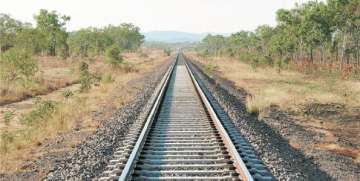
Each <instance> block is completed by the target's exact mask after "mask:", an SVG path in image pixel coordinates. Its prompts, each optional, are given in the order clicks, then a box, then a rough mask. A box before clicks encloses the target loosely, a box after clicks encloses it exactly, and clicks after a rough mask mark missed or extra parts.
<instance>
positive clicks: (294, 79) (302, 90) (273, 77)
mask: <svg viewBox="0 0 360 181" xmlns="http://www.w3.org/2000/svg"><path fill="white" fill-rule="evenodd" d="M190 57H193V58H195V59H196V60H198V61H200V62H201V63H203V64H205V65H206V66H207V67H216V71H218V72H219V73H220V74H221V76H223V77H224V78H226V79H228V80H231V81H233V82H234V83H235V85H236V86H239V87H243V88H245V89H246V90H248V91H249V92H250V93H251V94H252V97H251V98H249V101H248V102H249V106H256V107H258V109H259V110H260V112H261V111H263V110H264V109H266V108H267V107H269V106H270V105H271V104H276V105H279V106H281V107H282V108H284V109H287V108H294V106H295V107H296V106H297V105H300V104H304V103H309V102H321V103H340V104H346V105H349V106H352V107H358V106H360V96H359V95H360V82H357V81H349V80H346V81H345V80H341V79H335V78H314V77H311V76H308V75H304V74H301V73H297V72H293V71H281V73H278V71H277V70H276V69H273V68H257V69H253V68H252V67H251V66H250V65H248V64H245V63H242V62H240V61H237V60H236V59H234V58H229V57H214V58H206V59H204V58H201V57H198V56H196V55H195V54H190ZM208 64H211V65H208Z"/></svg>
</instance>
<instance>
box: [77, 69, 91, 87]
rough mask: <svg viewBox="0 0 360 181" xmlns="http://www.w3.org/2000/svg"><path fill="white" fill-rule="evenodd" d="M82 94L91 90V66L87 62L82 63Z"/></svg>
mask: <svg viewBox="0 0 360 181" xmlns="http://www.w3.org/2000/svg"><path fill="white" fill-rule="evenodd" d="M79 70H80V92H87V91H88V90H90V88H91V83H92V75H91V73H90V71H89V65H88V64H87V63H85V62H81V63H80V67H79Z"/></svg>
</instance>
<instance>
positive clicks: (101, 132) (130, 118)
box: [46, 61, 170, 180]
mask: <svg viewBox="0 0 360 181" xmlns="http://www.w3.org/2000/svg"><path fill="white" fill-rule="evenodd" d="M169 65H170V61H169V62H168V63H167V64H166V65H162V66H161V67H160V68H159V69H157V70H156V71H154V72H153V73H150V74H149V75H147V76H145V80H144V82H145V85H144V86H143V87H142V88H141V89H139V90H138V93H137V94H136V97H135V98H134V99H133V101H131V102H130V103H128V104H127V105H125V106H124V107H123V108H121V109H120V110H119V111H118V112H117V113H116V114H115V115H114V116H113V117H112V119H110V120H108V121H106V122H105V123H104V124H103V125H102V126H101V127H100V128H99V129H98V130H97V131H96V132H95V133H94V134H93V135H92V136H90V137H88V138H87V139H86V140H85V141H84V142H83V143H82V144H80V145H77V146H76V148H75V151H74V152H72V153H69V155H68V156H67V157H65V158H63V159H60V160H57V161H56V162H57V163H56V164H55V166H54V168H53V169H52V170H51V171H50V173H49V174H48V175H47V178H46V180H92V179H93V178H96V177H98V176H99V175H100V174H101V173H102V172H103V171H104V169H105V167H106V165H107V164H108V162H109V160H110V159H111V158H112V155H113V153H114V151H115V149H116V148H117V147H119V146H121V144H122V141H123V140H124V139H125V137H126V135H127V133H128V131H129V129H130V127H131V126H132V124H133V123H134V122H136V121H139V120H140V121H141V120H145V118H146V115H147V112H148V111H149V109H150V107H151V102H152V101H151V100H152V99H153V97H154V95H153V94H154V90H155V88H156V87H157V85H158V84H159V82H160V81H161V79H162V77H163V75H164V74H165V72H166V71H167V69H168V67H169Z"/></svg>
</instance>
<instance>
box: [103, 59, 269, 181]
mask: <svg viewBox="0 0 360 181" xmlns="http://www.w3.org/2000/svg"><path fill="white" fill-rule="evenodd" d="M157 92H158V93H157V94H158V96H157V98H156V100H155V101H154V104H153V107H152V109H151V111H150V113H149V115H148V117H147V120H146V122H145V123H143V124H141V123H135V125H134V128H133V129H132V130H130V134H129V135H130V136H129V138H128V139H127V141H125V143H124V146H123V147H121V148H118V151H117V152H115V156H114V160H111V161H110V164H109V166H108V168H107V171H105V172H104V174H103V176H102V177H101V178H100V179H99V180H248V181H251V180H274V178H273V177H272V176H271V174H270V173H269V172H268V171H267V169H266V168H265V166H264V165H263V164H262V163H261V161H259V160H258V159H257V158H256V156H255V154H254V153H253V150H252V149H251V147H250V146H249V144H248V143H247V142H246V141H245V140H244V139H243V138H242V137H241V135H240V133H239V132H238V131H237V130H236V129H235V127H234V125H232V124H231V122H230V121H229V120H224V116H226V115H225V114H224V112H219V111H218V110H219V105H216V104H214V103H213V100H212V99H211V97H209V95H208V94H209V92H207V91H203V88H202V85H201V84H199V82H198V81H197V77H196V76H194V74H193V73H192V71H191V68H190V65H189V64H187V63H186V60H185V58H184V56H183V55H182V54H181V53H179V54H178V55H177V57H176V60H175V61H174V64H173V65H172V66H171V67H170V68H169V70H168V72H167V74H166V75H165V77H164V78H163V80H162V83H161V86H160V87H159V90H158V91H157ZM225 118H226V117H225ZM224 121H225V123H224Z"/></svg>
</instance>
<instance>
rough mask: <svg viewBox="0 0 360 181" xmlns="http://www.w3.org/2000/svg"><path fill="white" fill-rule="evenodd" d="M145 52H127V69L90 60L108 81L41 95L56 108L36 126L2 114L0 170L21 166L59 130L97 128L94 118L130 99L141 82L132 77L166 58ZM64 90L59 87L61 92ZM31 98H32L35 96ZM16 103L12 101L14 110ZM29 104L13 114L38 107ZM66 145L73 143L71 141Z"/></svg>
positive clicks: (11, 170) (9, 171)
mask: <svg viewBox="0 0 360 181" xmlns="http://www.w3.org/2000/svg"><path fill="white" fill-rule="evenodd" d="M147 54H148V57H147V58H143V57H141V56H140V55H138V54H136V53H131V54H126V55H125V60H126V61H127V62H129V63H130V64H131V65H133V66H134V67H135V68H133V69H131V70H130V71H128V70H126V71H125V70H123V69H120V70H114V69H112V68H109V67H108V66H107V65H105V64H103V62H102V61H101V58H99V59H98V60H95V61H93V62H92V63H89V65H90V70H91V72H93V73H95V72H96V73H97V74H99V75H105V73H106V75H110V76H111V81H106V80H101V81H100V82H99V83H97V84H95V86H93V87H92V88H91V89H90V91H88V92H86V93H79V92H78V91H76V90H77V86H75V88H72V89H71V91H72V92H73V94H74V95H73V96H69V97H68V98H65V97H64V96H63V94H62V93H58V92H54V93H51V94H54V95H53V96H50V95H46V96H43V98H42V99H43V100H44V101H46V100H52V101H55V102H56V109H55V111H54V112H52V113H51V114H50V115H47V116H46V117H45V119H43V120H41V122H40V124H38V125H36V126H27V125H24V124H22V123H19V120H20V118H21V116H17V118H18V119H14V120H12V122H15V124H8V125H4V124H5V123H4V120H3V117H1V118H0V131H1V133H2V134H3V135H7V136H8V137H10V139H1V140H0V145H1V146H2V150H1V152H0V154H1V158H0V163H1V164H0V173H1V172H2V173H14V172H18V171H21V170H23V169H24V168H22V163H24V161H26V160H34V159H36V152H34V150H36V149H37V148H39V147H40V146H41V145H42V144H43V143H44V142H47V141H48V140H51V139H53V138H55V137H56V136H57V135H59V134H67V133H68V132H71V131H72V130H74V129H78V130H85V131H87V132H89V131H90V132H92V131H94V130H96V129H97V127H98V126H99V124H100V123H101V121H100V122H99V121H96V120H98V119H101V120H104V119H106V118H108V117H110V116H111V115H112V114H113V111H115V110H116V109H118V108H120V107H122V106H123V105H124V104H126V103H127V102H129V101H130V100H131V99H132V97H133V95H134V94H135V93H136V90H137V89H138V87H139V86H141V85H138V84H136V83H135V84H134V83H130V82H131V81H132V80H135V79H138V78H140V77H142V76H144V75H146V73H147V72H150V71H152V70H154V68H155V67H157V66H159V65H160V64H162V63H163V62H164V61H165V60H167V59H168V57H165V56H163V55H162V53H161V54H160V53H159V52H158V51H152V52H147ZM63 91H64V90H61V92H63ZM33 101H34V102H35V100H33ZM17 104H18V103H15V104H14V107H15V109H14V110H15V111H16V105H17ZM19 105H20V104H19ZM32 105H33V106H30V107H28V108H26V110H27V111H21V113H16V112H15V114H23V116H28V115H29V114H30V113H29V112H31V111H34V110H36V109H38V108H37V106H36V105H35V104H32ZM19 109H20V107H19ZM99 110H101V113H102V114H101V118H99V117H98V116H96V115H94V114H93V113H94V112H97V111H99ZM1 124H3V126H1ZM67 141H69V140H67ZM69 143H71V142H69ZM4 144H6V145H5V146H6V147H7V148H6V150H4ZM72 144H73V143H72ZM68 146H69V147H70V148H71V147H73V145H68Z"/></svg>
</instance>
